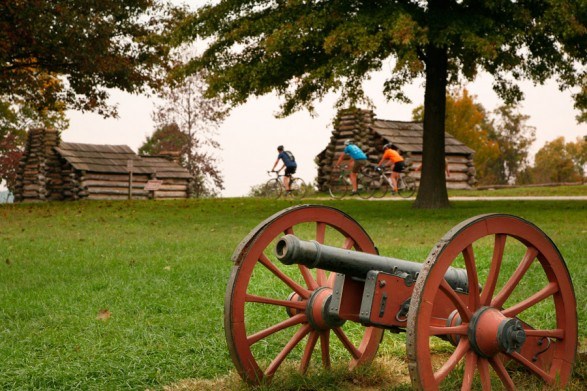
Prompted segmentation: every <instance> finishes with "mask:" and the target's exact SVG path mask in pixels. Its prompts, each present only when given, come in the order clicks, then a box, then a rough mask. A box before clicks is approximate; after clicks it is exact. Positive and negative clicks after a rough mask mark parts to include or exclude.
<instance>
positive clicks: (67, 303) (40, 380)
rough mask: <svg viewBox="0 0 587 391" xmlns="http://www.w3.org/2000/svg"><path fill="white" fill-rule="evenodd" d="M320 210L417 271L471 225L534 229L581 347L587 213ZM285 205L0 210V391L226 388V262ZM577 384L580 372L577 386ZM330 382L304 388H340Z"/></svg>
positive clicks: (576, 209)
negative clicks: (568, 293) (558, 264)
mask: <svg viewBox="0 0 587 391" xmlns="http://www.w3.org/2000/svg"><path fill="white" fill-rule="evenodd" d="M322 203H324V204H326V205H330V206H334V207H337V208H339V209H341V210H343V211H345V212H346V213H348V214H350V215H351V216H352V217H354V218H355V219H356V220H357V221H358V222H359V223H360V224H361V225H363V227H364V228H365V229H366V231H367V232H368V233H369V234H370V235H371V236H372V238H373V240H374V242H375V243H376V245H377V246H378V248H379V250H380V252H381V253H382V254H383V255H387V256H392V257H397V258H401V259H408V260H414V261H418V262H423V261H424V259H425V258H426V256H427V255H428V253H429V252H430V250H431V249H432V247H433V246H434V244H435V243H436V242H437V241H438V240H439V239H440V238H441V237H442V236H443V235H444V233H445V232H447V231H448V230H449V229H450V228H452V227H453V226H454V225H456V224H457V223H459V222H461V221H462V220H465V219H466V218H469V217H471V216H474V215H478V214H482V213H489V212H504V213H513V214H516V215H520V216H522V217H524V218H526V219H528V220H530V221H532V222H534V223H535V224H536V225H538V226H539V227H540V228H541V229H542V230H544V231H545V232H546V233H547V234H548V235H549V236H551V238H552V239H553V241H554V242H555V243H556V244H557V246H558V247H559V249H560V251H561V252H562V254H563V255H564V257H565V259H566V262H567V264H568V267H569V269H570V273H571V275H572V278H573V282H574V285H575V291H576V296H577V300H578V311H579V319H580V320H579V332H580V339H581V340H582V341H583V346H585V343H587V265H586V264H585V262H587V260H586V258H585V238H586V235H587V202H585V201H560V202H552V201H532V202H519V201H492V202H486V201H476V202H458V203H454V206H453V208H451V209H447V210H416V209H412V208H411V204H410V203H409V202H386V201H369V202H364V201H358V200H348V201H338V202H334V201H329V200H325V201H323V202H322ZM288 206H291V203H289V202H286V201H268V200H262V199H245V198H234V199H218V200H182V201H144V202H141V201H135V202H108V201H105V202H64V203H43V204H16V205H15V204H3V205H0V221H1V222H2V223H1V224H0V360H1V362H2V364H1V367H2V370H1V371H0V389H76V388H81V389H104V390H105V389H146V388H149V389H159V388H162V387H163V386H166V385H172V384H179V382H180V381H182V379H215V378H219V377H220V378H222V377H225V376H226V375H227V374H228V373H230V372H231V371H233V365H232V363H231V360H230V358H229V355H228V350H227V347H226V343H225V340H224V332H223V305H224V293H225V289H226V284H227V281H228V277H229V274H230V270H231V266H232V264H231V262H230V258H231V255H232V252H233V251H234V249H235V247H236V246H237V245H238V243H239V242H240V241H241V240H242V239H243V238H244V237H245V236H246V235H247V234H248V232H249V231H250V230H251V229H252V228H254V227H255V226H256V225H257V224H258V223H259V222H260V221H261V220H263V219H265V218H266V217H268V216H270V215H271V214H273V213H275V212H277V211H279V210H281V209H283V208H286V207H288ZM545 316H547V317H548V316H550V315H549V314H548V313H547V314H545ZM404 342H405V336H404V335H403V334H402V335H399V336H397V335H392V334H389V333H386V337H385V339H384V341H383V343H382V346H381V349H380V356H382V357H384V359H385V357H387V360H388V361H390V360H394V359H397V358H399V359H400V360H399V361H400V362H401V361H402V360H403V357H404V356H405V353H404V349H405V348H404V345H403V343H404ZM582 349H584V348H582ZM402 365H404V364H402ZM586 376H587V369H586V368H585V365H584V364H580V365H578V372H577V373H576V374H575V379H576V381H579V385H580V384H584V383H580V382H581V381H584V379H585V378H586ZM581 379H583V380H581ZM404 380H405V379H404ZM337 381H339V380H336V379H332V378H328V379H327V380H324V381H323V382H322V383H320V382H319V385H314V386H307V387H310V388H306V389H332V387H334V388H335V389H337V388H340V387H342V386H341V385H340V384H338V383H336V382H337ZM353 381H354V380H353ZM359 381H361V380H360V379H359ZM333 382H334V383H333ZM198 384H200V385H199V386H195V387H196V388H193V389H198V387H200V386H201V384H203V383H198ZM234 384H235V383H232V385H231V386H228V388H232V387H234ZM236 384H240V383H236ZM337 384H338V385H337ZM211 387H212V388H216V389H217V388H218V386H215V385H212V386H211ZM328 387H331V388H328ZM387 387H389V385H387ZM398 387H400V388H402V387H403V389H409V385H406V384H404V385H401V384H399V385H398ZM275 389H280V388H279V387H278V388H275ZM375 389H378V388H377V386H375ZM386 389H387V388H386ZM576 389H580V388H576Z"/></svg>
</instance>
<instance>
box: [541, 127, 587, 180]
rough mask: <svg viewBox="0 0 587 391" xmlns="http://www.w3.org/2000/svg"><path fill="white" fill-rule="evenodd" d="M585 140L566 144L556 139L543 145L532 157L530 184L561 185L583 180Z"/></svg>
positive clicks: (561, 138)
mask: <svg viewBox="0 0 587 391" xmlns="http://www.w3.org/2000/svg"><path fill="white" fill-rule="evenodd" d="M585 144H586V142H585V140H582V139H577V142H576V143H573V142H569V143H566V142H565V139H564V137H558V138H556V139H554V140H553V141H551V142H547V143H546V144H544V146H543V147H542V148H540V150H539V151H538V152H536V156H535V157H534V166H533V167H532V168H531V170H530V181H531V182H532V183H552V182H554V183H562V182H578V181H582V180H583V176H584V174H585V172H584V166H585V163H586V162H587V156H586V153H585V149H586V148H585Z"/></svg>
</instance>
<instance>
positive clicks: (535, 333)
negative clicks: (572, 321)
mask: <svg viewBox="0 0 587 391" xmlns="http://www.w3.org/2000/svg"><path fill="white" fill-rule="evenodd" d="M524 332H525V333H526V336H527V337H544V338H556V339H564V338H565V330H564V329H554V330H532V329H525V330H524Z"/></svg>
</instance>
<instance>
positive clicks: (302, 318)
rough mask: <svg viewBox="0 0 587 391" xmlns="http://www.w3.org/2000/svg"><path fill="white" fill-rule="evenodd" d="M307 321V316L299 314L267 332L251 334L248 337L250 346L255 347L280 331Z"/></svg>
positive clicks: (269, 328)
mask: <svg viewBox="0 0 587 391" xmlns="http://www.w3.org/2000/svg"><path fill="white" fill-rule="evenodd" d="M305 321H306V314H297V315H294V316H292V317H291V318H288V319H286V320H284V321H282V322H279V323H277V324H274V325H273V326H271V327H268V328H266V329H265V330H261V331H258V332H256V333H255V334H251V335H249V336H248V337H247V342H248V343H249V345H253V344H254V343H256V342H259V341H260V340H262V339H263V338H265V337H268V336H269V335H271V334H274V333H276V332H278V331H281V330H283V329H286V328H288V327H291V326H295V325H296V324H300V323H303V322H305Z"/></svg>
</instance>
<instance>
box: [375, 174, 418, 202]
mask: <svg viewBox="0 0 587 391" xmlns="http://www.w3.org/2000/svg"><path fill="white" fill-rule="evenodd" d="M369 187H370V191H369V193H370V196H372V197H375V198H382V197H383V196H385V194H387V192H388V191H390V190H391V189H393V186H392V184H391V180H390V179H389V175H388V174H387V173H385V172H384V171H383V169H381V168H380V167H375V173H374V175H373V176H372V177H371V181H370V184H369ZM417 188H418V187H417V185H416V180H415V179H414V178H412V177H411V176H409V175H405V174H404V173H403V172H400V174H399V177H398V178H397V192H398V194H399V195H400V197H403V198H409V197H411V196H412V195H414V193H415V192H416V189H417ZM391 191H392V193H394V192H393V190H391Z"/></svg>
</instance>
